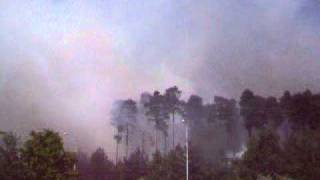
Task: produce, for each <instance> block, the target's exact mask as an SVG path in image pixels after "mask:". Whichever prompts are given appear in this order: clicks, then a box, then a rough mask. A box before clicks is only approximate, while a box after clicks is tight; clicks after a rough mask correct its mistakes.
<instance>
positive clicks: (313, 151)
mask: <svg viewBox="0 0 320 180" xmlns="http://www.w3.org/2000/svg"><path fill="white" fill-rule="evenodd" d="M285 152H286V153H285V158H286V174H287V175H288V176H290V177H293V178H295V179H299V180H309V179H318V178H319V177H320V133H319V130H308V131H298V132H295V133H293V134H292V135H291V136H290V138H289V140H288V142H287V143H286V145H285Z"/></svg>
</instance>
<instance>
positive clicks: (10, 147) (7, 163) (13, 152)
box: [0, 132, 26, 180]
mask: <svg viewBox="0 0 320 180" xmlns="http://www.w3.org/2000/svg"><path fill="white" fill-rule="evenodd" d="M0 144H1V146H0V179H3V180H22V179H24V177H25V173H26V172H25V166H24V165H23V163H22V161H21V159H20V153H19V148H18V138H17V137H16V136H15V135H14V134H13V133H4V132H3V133H2V139H1V140H0Z"/></svg>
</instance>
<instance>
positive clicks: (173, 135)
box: [172, 111, 175, 149]
mask: <svg viewBox="0 0 320 180" xmlns="http://www.w3.org/2000/svg"><path fill="white" fill-rule="evenodd" d="M174 117H175V113H174V111H173V112H172V149H174V148H175V143H174V138H175V134H174V121H175V119H174Z"/></svg>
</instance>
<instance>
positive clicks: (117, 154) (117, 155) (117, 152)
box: [116, 142, 119, 165]
mask: <svg viewBox="0 0 320 180" xmlns="http://www.w3.org/2000/svg"><path fill="white" fill-rule="evenodd" d="M118 157H119V142H117V145H116V165H118Z"/></svg>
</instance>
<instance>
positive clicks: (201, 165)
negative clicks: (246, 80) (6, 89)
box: [0, 86, 320, 180]
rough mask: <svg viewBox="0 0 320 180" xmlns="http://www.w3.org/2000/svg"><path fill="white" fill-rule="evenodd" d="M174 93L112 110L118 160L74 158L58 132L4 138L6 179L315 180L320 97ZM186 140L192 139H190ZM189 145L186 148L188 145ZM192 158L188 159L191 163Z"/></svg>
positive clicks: (319, 162) (1, 152) (319, 170)
mask: <svg viewBox="0 0 320 180" xmlns="http://www.w3.org/2000/svg"><path fill="white" fill-rule="evenodd" d="M182 95H183V94H182V91H181V90H180V89H179V88H178V87H176V86H173V87H170V88H168V89H166V90H165V91H164V92H159V91H154V92H153V93H148V92H144V93H142V94H141V96H140V99H139V100H133V99H123V100H118V101H116V102H115V103H114V105H113V108H112V111H111V112H106V113H110V114H111V118H112V119H111V122H112V123H111V125H112V126H113V127H114V129H115V131H114V137H113V139H114V143H115V144H116V154H115V157H112V156H113V155H110V154H107V153H106V152H105V150H104V149H103V147H100V148H98V149H96V151H94V152H93V153H87V152H82V151H81V150H78V151H77V152H73V151H70V150H68V149H66V148H65V146H64V142H63V138H62V135H61V134H59V133H57V132H55V131H54V130H50V129H44V130H42V131H32V132H31V133H30V135H29V137H28V138H27V139H26V140H23V141H22V140H21V138H19V136H18V135H16V134H15V133H13V132H1V135H0V138H1V141H0V179H3V180H34V179H37V180H51V179H52V180H65V179H80V180H91V179H92V180H108V179H111V180H113V179H115V180H117V179H118V180H180V179H181V180H182V179H186V173H187V171H186V166H187V167H188V179H190V180H202V179H204V180H206V179H208V180H210V179H213V180H216V179H217V180H256V179H259V180H269V179H270V180H289V179H291V180H317V179H318V177H320V131H319V130H320V118H319V117H320V94H316V93H312V92H311V91H310V90H305V91H303V92H295V93H291V92H289V91H285V92H284V93H283V95H282V96H281V97H263V96H260V95H258V94H255V93H254V92H253V91H251V90H249V89H246V90H244V91H243V92H242V94H241V96H240V97H239V99H237V100H236V99H229V98H225V97H220V96H215V97H214V98H212V99H202V97H200V96H198V95H191V96H190V97H189V98H187V99H186V100H185V99H183V98H182ZM186 133H187V134H186ZM186 145H188V148H187V146H186ZM187 154H188V156H186V155H187Z"/></svg>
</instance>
